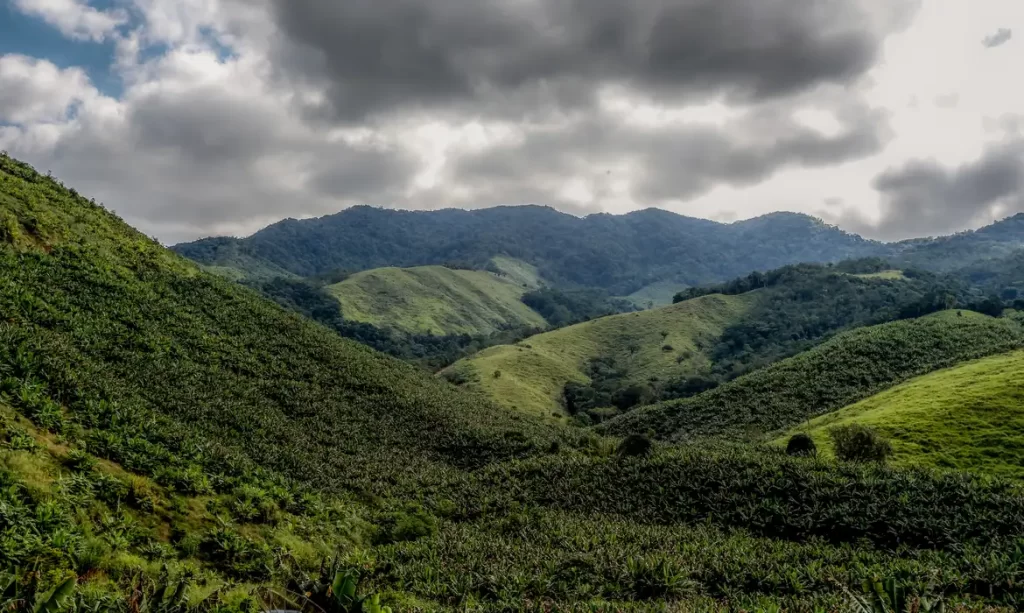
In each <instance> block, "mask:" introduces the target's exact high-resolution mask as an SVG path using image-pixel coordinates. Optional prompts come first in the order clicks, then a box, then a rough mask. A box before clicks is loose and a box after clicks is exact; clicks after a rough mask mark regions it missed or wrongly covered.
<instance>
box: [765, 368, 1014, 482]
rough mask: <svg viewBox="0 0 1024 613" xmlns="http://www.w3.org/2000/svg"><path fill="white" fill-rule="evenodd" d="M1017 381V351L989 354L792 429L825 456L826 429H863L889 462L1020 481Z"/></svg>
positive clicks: (827, 446)
mask: <svg viewBox="0 0 1024 613" xmlns="http://www.w3.org/2000/svg"><path fill="white" fill-rule="evenodd" d="M1022 377H1024V351H1015V352H1012V353H1006V354H1001V355H996V356H990V357H987V358H983V359H980V360H976V361H973V362H969V363H966V364H962V365H959V366H955V367H953V368H948V369H945V370H940V371H936V372H933V373H930V374H927V375H924V376H921V377H918V378H916V379H912V380H910V381H907V382H906V383H904V384H902V385H898V386H896V387H894V388H892V389H889V390H886V391H884V392H881V393H879V394H876V395H874V396H871V397H869V398H866V399H864V400H862V401H861V402H858V403H856V404H853V405H850V406H848V407H845V408H843V409H840V410H838V411H836V412H834V413H829V414H828V415H824V416H822V417H819V418H817V419H815V420H813V421H811V422H810V424H809V425H808V426H807V427H804V428H800V430H802V431H807V432H809V433H810V434H811V436H812V437H813V438H814V440H815V442H816V443H817V444H818V447H819V449H820V450H822V452H823V453H825V454H826V455H828V456H831V455H832V446H831V441H830V440H829V437H828V433H827V431H828V429H829V428H830V427H832V426H837V425H844V424H851V423H858V424H864V425H868V426H871V427H873V428H876V429H877V430H878V431H879V432H881V433H882V434H884V435H885V436H887V437H889V438H890V439H891V441H892V446H893V451H894V457H893V461H894V462H895V463H897V464H904V465H906V464H924V465H929V466H934V467H940V468H957V469H962V470H976V471H979V472H985V473H991V474H998V475H1002V476H1007V477H1013V478H1016V479H1021V478H1024V385H1021V380H1022ZM794 431H795V430H794ZM784 440H785V437H784V438H782V439H779V442H782V441H784Z"/></svg>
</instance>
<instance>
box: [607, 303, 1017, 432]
mask: <svg viewBox="0 0 1024 613" xmlns="http://www.w3.org/2000/svg"><path fill="white" fill-rule="evenodd" d="M1022 341H1024V331H1022V329H1021V327H1020V325H1019V324H1017V323H1016V322H1014V321H1011V320H1008V319H993V318H989V317H985V316H983V315H978V314H976V313H971V312H964V314H963V315H961V316H957V314H956V312H955V311H948V312H944V313H938V314H935V315H932V316H929V317H925V318H921V319H916V320H907V321H898V322H893V323H888V324H883V325H879V326H872V327H867V328H860V329H857V330H853V331H851V332H847V333H844V334H841V335H839V336H837V337H836V338H834V339H832V340H829V341H827V342H825V343H823V344H821V345H819V346H817V347H815V348H813V349H811V350H809V351H806V352H804V353H801V354H799V355H797V356H795V357H793V358H789V359H786V360H782V361H780V362H777V363H775V364H772V365H770V366H767V367H765V368H763V369H761V370H758V371H755V372H753V373H750V374H748V375H745V376H743V377H740V378H738V379H736V380H734V381H731V382H729V383H727V384H724V385H722V386H720V387H718V388H715V389H712V390H710V391H706V392H704V393H702V394H699V395H697V396H694V397H692V398H687V399H684V400H676V401H670V402H665V403H662V404H659V405H654V406H651V407H643V408H640V409H637V410H635V411H633V412H631V413H628V414H626V415H623V416H622V417H618V418H615V419H613V420H611V421H608V422H606V423H605V424H602V425H601V426H600V428H599V429H600V430H601V431H602V432H607V433H610V434H619V435H625V434H630V433H645V432H647V431H648V430H654V431H655V433H656V435H657V437H658V438H662V439H678V440H684V439H691V438H693V437H696V436H727V437H731V438H749V437H756V438H759V437H762V436H764V435H767V434H770V433H772V432H774V431H777V430H779V429H782V428H790V427H793V426H795V425H797V424H799V423H801V422H803V421H805V420H807V419H810V418H812V417H816V416H818V415H821V414H824V413H827V412H829V411H834V410H836V409H839V408H842V407H844V406H846V405H848V404H851V403H853V402H856V401H858V400H861V399H863V398H866V397H868V396H870V395H871V394H873V393H876V392H878V391H881V390H883V389H885V388H888V387H890V386H892V385H894V384H896V383H900V382H902V381H904V380H907V379H909V378H912V377H915V376H918V375H921V374H924V373H927V372H930V371H933V370H936V369H939V368H943V367H947V366H951V365H953V364H957V363H959V362H962V361H965V360H970V359H973V358H977V357H980V356H985V355H989V354H993V353H999V352H1003V351H1007V350H1010V349H1014V348H1016V347H1019V346H1020V345H1021V343H1022Z"/></svg>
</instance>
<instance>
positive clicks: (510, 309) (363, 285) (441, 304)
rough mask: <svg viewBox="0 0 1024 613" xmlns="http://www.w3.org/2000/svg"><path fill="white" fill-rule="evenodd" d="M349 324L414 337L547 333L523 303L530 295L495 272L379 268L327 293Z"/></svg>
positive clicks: (423, 267) (355, 277) (541, 319)
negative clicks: (517, 330) (522, 330)
mask: <svg viewBox="0 0 1024 613" xmlns="http://www.w3.org/2000/svg"><path fill="white" fill-rule="evenodd" d="M324 289H325V290H326V291H327V292H328V293H329V294H331V295H332V296H334V297H335V298H337V299H338V302H340V303H341V312H342V314H343V315H344V316H345V318H346V319H350V320H354V321H361V322H365V323H369V324H373V325H375V326H380V327H386V328H392V329H396V330H400V331H402V332H406V333H410V334H435V335H438V336H443V335H446V334H471V335H479V334H490V333H492V332H496V331H498V330H502V329H507V328H513V327H515V328H520V327H531V328H545V327H547V322H546V321H544V318H543V317H541V316H540V315H539V314H538V313H536V312H535V311H533V310H532V309H530V307H528V306H526V305H525V304H523V302H522V301H521V300H520V298H522V296H523V294H524V293H526V291H527V289H526V288H525V287H523V286H522V285H519V284H516V283H514V282H512V281H511V280H507V279H505V278H503V277H501V276H498V275H496V274H494V273H491V272H486V271H481V270H453V269H450V268H445V267H443V266H422V267H418V268H377V269H374V270H368V271H365V272H360V273H356V274H354V275H352V276H351V277H349V278H348V279H345V280H344V281H342V282H341V283H337V284H335V285H329V286H327V287H326V288H324Z"/></svg>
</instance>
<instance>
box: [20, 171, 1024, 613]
mask: <svg viewBox="0 0 1024 613" xmlns="http://www.w3.org/2000/svg"><path fill="white" fill-rule="evenodd" d="M446 219H453V220H456V221H455V222H453V224H452V225H451V226H450V227H449V226H446V224H445V223H443V220H446ZM360 220H361V221H360ZM501 220H509V221H508V222H507V227H506V226H503V225H502V224H504V223H506V222H505V221H501ZM421 221H422V223H420V222H421ZM331 224H333V227H334V229H333V230H332V229H331V228H332V226H331ZM360 224H361V225H360ZM1022 225H1024V220H1022V218H1019V217H1018V218H1011V219H1009V220H1006V221H1003V222H1000V223H999V224H995V225H993V226H990V227H988V228H985V229H982V230H979V231H977V232H970V233H963V234H959V235H956V236H953V237H948V238H941V239H926V240H916V241H909V242H906V243H898V244H888V245H887V244H882V243H875V242H871V241H866V240H864V239H861V238H858V237H856V236H853V235H849V234H845V233H843V232H841V231H839V230H837V229H835V228H831V227H829V226H826V225H824V224H821V223H820V222H818V221H816V220H813V219H810V218H806V217H802V216H795V215H789V214H780V215H771V216H767V217H765V218H760V219H758V220H751V221H748V222H740V223H737V224H717V223H714V222H707V221H701V220H692V219H687V218H681V217H678V216H674V215H672V214H670V213H665V212H662V211H643V212H639V213H635V214H631V215H626V216H620V217H614V216H594V217H592V218H585V219H579V218H573V217H570V216H565V215H562V214H559V213H556V212H554V211H552V210H550V209H543V208H539V207H527V208H506V209H494V210H489V211H474V212H455V211H443V212H436V213H404V212H394V211H382V210H376V209H367V208H358V209H354V210H349V211H345V212H343V213H341V214H339V215H338V216H334V217H330V218H326V220H308V221H302V222H294V221H292V222H283V223H282V224H278V225H277V226H273V227H272V228H270V229H268V230H265V231H263V232H261V233H258V234H257V235H254V236H253V237H250V238H248V239H241V240H237V239H211V240H207V241H200V242H198V243H195V244H191V245H187V246H179V247H178V248H177V251H178V253H176V252H175V251H172V250H169V249H166V248H164V247H163V246H161V245H160V244H158V243H157V242H155V241H153V240H151V239H149V238H147V237H146V236H145V235H143V234H142V233H140V232H138V231H136V230H135V229H133V228H131V227H130V226H129V225H127V224H126V223H124V222H123V221H122V220H120V219H119V218H117V217H116V216H115V215H113V214H111V213H110V212H109V211H107V210H106V209H104V208H103V207H102V206H100V205H98V204H96V203H94V202H92V201H90V200H88V199H87V198H86V197H83V196H82V195H80V194H79V193H77V192H76V191H74V190H73V189H70V188H68V187H66V186H64V185H63V184H61V183H60V182H59V181H58V180H56V179H55V178H53V177H50V176H46V175H42V174H40V173H38V172H36V170H35V169H33V168H32V167H30V166H28V165H27V164H24V163H22V162H19V161H17V160H14V159H12V158H10V157H9V156H7V155H6V154H2V155H0V609H3V610H5V611H14V612H18V613H23V612H27V611H36V612H38V611H47V612H50V613H56V612H69V613H70V612H73V611H115V612H118V613H253V612H255V611H282V610H284V611H301V612H303V613H354V612H364V613H370V612H372V613H387V612H391V613H393V612H395V611H401V612H405V611H410V612H425V613H434V612H447V611H481V612H483V613H489V612H499V611H520V610H530V611H533V610H538V611H600V612H612V611H615V612H619V611H625V612H640V611H652V610H656V611H673V612H697V611H700V612H705V611H707V612H713V613H726V612H733V611H747V612H750V613H781V612H794V613H812V612H818V611H828V612H833V611H836V612H846V611H856V612H858V613H862V612H864V611H885V612H894V613H910V612H913V611H917V612H923V611H933V612H934V611H942V610H949V611H958V612H961V613H1009V612H1010V611H1015V610H1018V609H1019V605H1020V603H1021V602H1024V584H1022V582H1021V581H1020V577H1021V573H1022V569H1024V555H1022V548H1024V543H1022V541H1021V526H1022V525H1024V485H1022V484H1024V481H1022V480H1024V469H1022V463H1021V460H1020V458H1021V454H1020V449H1021V441H1022V440H1024V395H1022V391H1021V386H1020V385H1019V381H1020V376H1021V374H1022V369H1024V357H1022V351H1024V298H1022V296H1021V291H1022V290H1024V267H1022V266H1021V262H1022V258H1021V251H1020V250H1018V249H1017V247H1019V246H1020V244H1021V240H1022V238H1024V228H1022V227H1021V226H1022ZM647 238H649V239H650V240H646V239H647ZM658 249H662V250H663V251H664V252H665V254H666V255H665V257H663V258H659V254H658ZM181 253H186V254H190V255H192V256H194V257H195V258H196V259H197V260H198V261H199V262H200V263H198V264H197V262H196V261H192V260H190V259H187V258H185V257H182V255H181ZM880 254H881V255H880ZM883 255H884V256H885V257H884V258H883V257H882V256H883ZM616 257H619V258H620V259H618V260H617V259H616ZM758 258H760V259H758ZM805 260H817V262H814V261H811V262H808V261H805ZM419 267H427V268H426V269H425V270H424V269H422V268H419ZM213 273H217V274H213ZM705 279H707V280H714V281H715V283H713V284H708V283H707V282H705V281H704V280H705ZM239 281H241V282H239ZM672 282H675V283H678V284H679V286H682V285H686V286H689V287H686V288H685V289H682V290H681V291H677V292H676V293H675V295H674V296H673V298H672V300H673V302H674V304H672V305H667V306H662V307H656V308H647V309H645V310H643V311H633V312H625V313H614V311H616V310H629V309H633V308H635V306H634V303H632V302H628V301H624V300H617V299H615V298H614V297H613V296H614V295H618V296H625V295H628V294H633V293H635V291H636V290H638V289H642V288H643V287H650V286H651V284H652V283H658V284H660V285H658V286H657V287H658V288H659V292H661V293H664V292H665V291H666V288H672V287H673V286H672V285H671V283H672ZM676 287H678V286H676ZM406 292H409V293H410V295H405V293H406ZM520 292H522V293H520ZM647 295H654V292H653V291H652V292H648V293H647ZM512 303H515V304H516V308H518V309H521V307H522V306H526V307H528V309H529V310H519V311H517V313H518V314H514V316H515V317H519V318H521V319H523V321H524V322H525V323H526V324H528V325H531V326H532V325H533V324H539V323H541V322H540V320H539V319H536V318H538V317H541V318H543V319H544V322H545V323H546V325H547V327H548V328H549V329H548V330H546V331H540V330H536V329H530V330H526V331H523V330H512V329H502V328H501V327H500V325H499V326H495V325H494V322H495V320H496V319H501V318H503V317H505V315H504V314H503V313H505V312H506V309H507V308H509V307H510V305H511V304H512ZM346 310H348V311H349V313H350V314H357V316H358V317H360V318H364V319H370V318H375V317H378V315H379V314H380V313H387V312H391V311H395V312H397V314H398V315H397V321H398V322H402V323H405V324H407V325H408V330H407V331H406V332H405V333H404V335H402V336H398V335H397V332H393V331H392V330H391V329H389V328H384V327H378V326H377V325H374V324H371V323H367V322H366V321H358V320H354V319H352V318H350V317H347V316H346V315H345V311H346ZM421 316H423V317H424V318H425V319H427V320H429V322H430V323H429V325H432V326H434V325H436V326H438V327H445V326H447V325H449V324H448V323H445V322H448V321H450V318H452V317H455V318H457V319H459V320H460V321H462V320H465V321H469V322H472V323H473V325H477V326H480V330H481V331H482V330H493V332H490V336H493V337H494V338H492V339H491V340H492V341H495V342H496V343H499V344H497V345H496V346H492V347H490V348H486V349H484V347H485V346H486V345H487V344H491V345H494V344H495V342H489V343H483V342H482V341H481V339H480V338H478V337H473V336H472V335H469V334H462V335H446V336H442V337H439V336H436V335H427V336H425V337H421V336H419V335H417V334H416V333H415V332H414V331H415V330H418V329H419V328H418V327H417V326H416V325H415V324H416V320H417V319H418V318H419V317H421ZM378 323H380V322H379V321H378ZM410 330H412V332H410ZM502 335H507V336H509V338H504V339H499V338H497V337H500V336H502ZM525 335H529V336H525ZM343 337H347V338H343ZM353 339H355V340H353ZM431 343H442V344H443V343H454V345H453V346H452V347H454V348H455V349H458V352H462V353H464V355H461V356H456V357H461V358H462V359H460V360H458V361H456V362H455V363H454V364H452V365H450V366H449V367H447V368H445V369H443V370H441V372H439V373H433V372H430V371H431V370H434V369H435V368H434V366H436V365H434V364H430V365H427V364H424V363H423V362H422V360H421V358H422V357H423V356H422V354H417V351H421V350H423V349H424V347H427V346H428V345H430V344H431ZM367 345H370V346H381V347H384V348H387V349H388V350H389V352H390V353H392V354H393V355H398V356H400V357H401V358H403V359H398V358H397V357H393V356H389V355H385V354H384V353H381V352H378V351H375V350H374V349H372V348H370V347H368V346H367ZM399 349H400V350H399ZM481 349H482V351H481ZM410 362H412V363H410Z"/></svg>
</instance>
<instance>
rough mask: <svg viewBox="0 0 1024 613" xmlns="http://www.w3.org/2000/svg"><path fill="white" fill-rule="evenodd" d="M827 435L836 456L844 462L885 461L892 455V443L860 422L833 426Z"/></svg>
mask: <svg viewBox="0 0 1024 613" xmlns="http://www.w3.org/2000/svg"><path fill="white" fill-rule="evenodd" d="M828 435H829V437H831V439H832V447H833V448H834V449H835V454H836V457H837V458H839V459H840V460H843V461H844V462H878V463H882V462H885V460H886V458H888V457H889V456H890V455H892V445H890V444H889V441H887V440H885V439H884V438H882V437H881V436H879V434H878V433H877V432H875V431H874V430H873V429H871V428H869V427H867V426H862V425H860V424H850V425H848V426H833V427H832V428H829V431H828Z"/></svg>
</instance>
